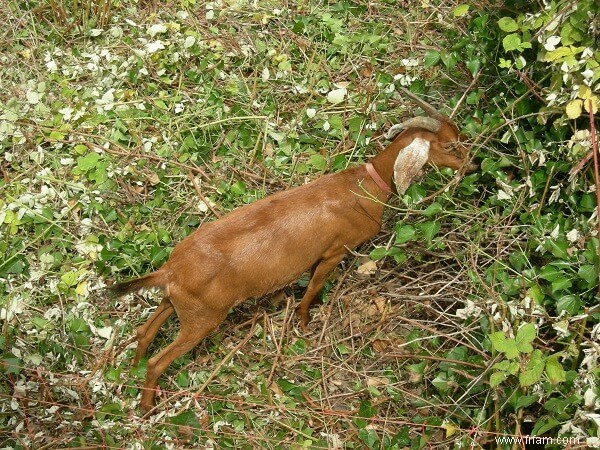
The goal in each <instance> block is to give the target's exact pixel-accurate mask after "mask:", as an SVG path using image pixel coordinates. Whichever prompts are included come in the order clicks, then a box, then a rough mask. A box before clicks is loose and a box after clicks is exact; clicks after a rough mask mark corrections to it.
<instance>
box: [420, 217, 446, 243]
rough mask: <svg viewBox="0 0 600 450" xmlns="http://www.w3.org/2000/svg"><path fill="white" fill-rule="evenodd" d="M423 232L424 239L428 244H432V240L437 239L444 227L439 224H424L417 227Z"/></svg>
mask: <svg viewBox="0 0 600 450" xmlns="http://www.w3.org/2000/svg"><path fill="white" fill-rule="evenodd" d="M417 226H418V227H419V229H420V230H421V232H422V233H423V237H424V238H425V240H426V241H427V242H431V240H432V239H433V238H434V237H435V235H436V234H438V232H439V231H440V229H441V228H442V225H441V224H440V223H439V222H423V223H420V224H418V225H417Z"/></svg>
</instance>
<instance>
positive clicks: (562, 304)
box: [556, 294, 581, 316]
mask: <svg viewBox="0 0 600 450" xmlns="http://www.w3.org/2000/svg"><path fill="white" fill-rule="evenodd" d="M580 308H581V300H580V298H579V296H578V295H575V294H569V295H565V296H563V297H561V298H559V299H558V301H557V302H556V312H557V313H558V314H559V315H560V313H562V312H563V311H566V312H567V313H568V314H569V315H571V316H575V315H577V314H578V313H579V310H580Z"/></svg>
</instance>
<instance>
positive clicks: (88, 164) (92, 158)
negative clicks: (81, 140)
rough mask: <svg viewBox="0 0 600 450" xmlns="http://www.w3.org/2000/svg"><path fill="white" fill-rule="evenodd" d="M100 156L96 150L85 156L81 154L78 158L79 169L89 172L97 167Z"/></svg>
mask: <svg viewBox="0 0 600 450" xmlns="http://www.w3.org/2000/svg"><path fill="white" fill-rule="evenodd" d="M100 158H101V156H100V155H99V154H98V153H96V152H91V153H88V154H87V155H85V156H80V157H79V158H77V167H79V169H80V170H82V171H83V172H87V171H89V170H91V169H93V168H94V167H96V164H98V161H100Z"/></svg>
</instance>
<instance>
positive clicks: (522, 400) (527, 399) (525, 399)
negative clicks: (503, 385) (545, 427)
mask: <svg viewBox="0 0 600 450" xmlns="http://www.w3.org/2000/svg"><path fill="white" fill-rule="evenodd" d="M538 399H539V397H538V396H537V395H522V396H521V397H519V398H518V400H517V403H516V405H515V409H517V410H518V409H522V408H527V407H528V406H529V405H533V404H534V403H535V402H536V401H538Z"/></svg>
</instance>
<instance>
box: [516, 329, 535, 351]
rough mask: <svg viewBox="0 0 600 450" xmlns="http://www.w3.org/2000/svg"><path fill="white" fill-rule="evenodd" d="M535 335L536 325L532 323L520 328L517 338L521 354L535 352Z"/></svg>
mask: <svg viewBox="0 0 600 450" xmlns="http://www.w3.org/2000/svg"><path fill="white" fill-rule="evenodd" d="M535 335H536V332H535V325H534V324H532V323H527V324H525V325H523V326H522V327H521V328H519V331H517V336H516V337H515V342H516V344H517V350H519V352H520V353H531V352H532V351H533V346H532V345H531V343H532V342H533V340H534V339H535Z"/></svg>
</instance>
